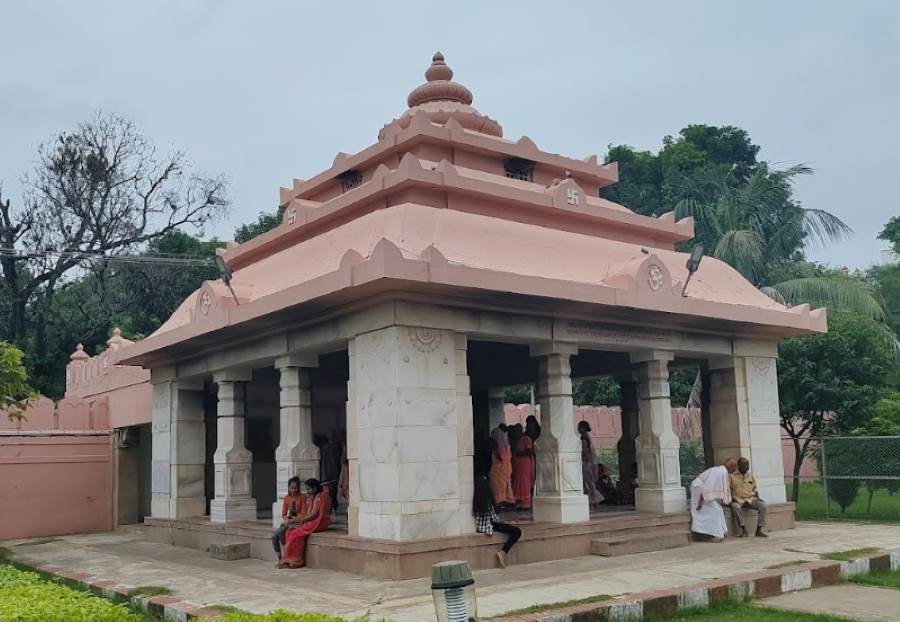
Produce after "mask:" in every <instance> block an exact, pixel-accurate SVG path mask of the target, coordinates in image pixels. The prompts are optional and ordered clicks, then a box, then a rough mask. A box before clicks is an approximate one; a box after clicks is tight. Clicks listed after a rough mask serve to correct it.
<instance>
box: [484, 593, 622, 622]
mask: <svg viewBox="0 0 900 622" xmlns="http://www.w3.org/2000/svg"><path fill="white" fill-rule="evenodd" d="M610 598H612V596H607V595H606V594H598V595H597V596H588V597H587V598H578V599H576V600H565V601H561V602H558V603H547V604H545V605H534V606H532V607H524V608H522V609H513V610H512V611H507V612H505V613H501V614H500V615H497V616H494V617H497V618H504V617H506V616H520V615H525V614H528V613H540V612H542V611H549V610H551V609H563V608H564V607H577V606H578V605H588V604H591V603H602V602H603V601H605V600H609V599H610Z"/></svg>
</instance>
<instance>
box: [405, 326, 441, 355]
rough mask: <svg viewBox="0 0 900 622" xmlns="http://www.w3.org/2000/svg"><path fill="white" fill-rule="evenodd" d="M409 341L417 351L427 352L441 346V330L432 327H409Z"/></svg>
mask: <svg viewBox="0 0 900 622" xmlns="http://www.w3.org/2000/svg"><path fill="white" fill-rule="evenodd" d="M407 333H408V334H409V342H410V343H411V344H412V347H414V348H415V349H416V350H418V351H419V352H422V353H423V354H429V353H431V352H434V351H435V350H437V349H438V348H439V347H440V346H441V331H439V330H437V329H434V328H422V327H421V326H419V327H416V328H409V329H408V330H407Z"/></svg>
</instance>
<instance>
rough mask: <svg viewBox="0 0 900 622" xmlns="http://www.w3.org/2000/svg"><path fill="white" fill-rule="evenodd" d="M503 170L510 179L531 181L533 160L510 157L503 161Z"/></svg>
mask: <svg viewBox="0 0 900 622" xmlns="http://www.w3.org/2000/svg"><path fill="white" fill-rule="evenodd" d="M503 170H504V172H505V173H506V176H507V177H509V178H510V179H521V180H522V181H533V177H534V162H532V161H531V160H523V159H522V158H510V159H508V160H507V161H506V162H504V163H503Z"/></svg>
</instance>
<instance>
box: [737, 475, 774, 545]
mask: <svg viewBox="0 0 900 622" xmlns="http://www.w3.org/2000/svg"><path fill="white" fill-rule="evenodd" d="M747 508H750V509H753V510H756V511H757V513H758V514H759V518H758V520H757V526H756V535H757V536H758V537H760V538H768V537H769V536H768V535H766V533H765V532H764V531H763V529H765V527H766V512H767V511H768V509H769V508H768V506H767V505H766V502H765V501H763V500H762V499H760V498H759V490H758V489H757V488H756V478H755V477H753V474H752V473H750V461H749V460H747V459H746V458H741V459H740V460H738V468H737V472H736V473H732V474H731V514H732V516H734V520H735V522H737V524H738V527H739V528H740V529H739V531H738V534H737V537H738V538H745V537H747V536H748V535H750V534H748V533H747V527H746V525H745V524H744V510H745V509H747Z"/></svg>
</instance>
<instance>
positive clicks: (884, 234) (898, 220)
mask: <svg viewBox="0 0 900 622" xmlns="http://www.w3.org/2000/svg"><path fill="white" fill-rule="evenodd" d="M878 239H879V240H886V241H887V242H890V243H891V244H892V245H893V247H894V252H896V253H900V216H894V217H893V218H891V219H890V220H889V221H887V224H885V225H884V229H882V230H881V233H879V234H878Z"/></svg>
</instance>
